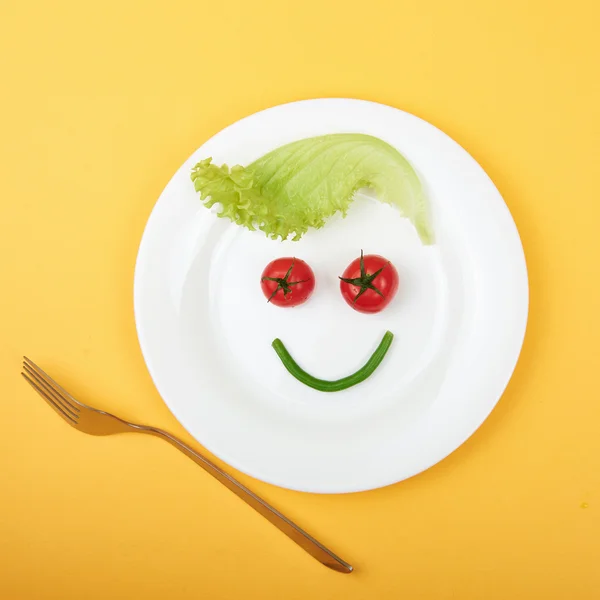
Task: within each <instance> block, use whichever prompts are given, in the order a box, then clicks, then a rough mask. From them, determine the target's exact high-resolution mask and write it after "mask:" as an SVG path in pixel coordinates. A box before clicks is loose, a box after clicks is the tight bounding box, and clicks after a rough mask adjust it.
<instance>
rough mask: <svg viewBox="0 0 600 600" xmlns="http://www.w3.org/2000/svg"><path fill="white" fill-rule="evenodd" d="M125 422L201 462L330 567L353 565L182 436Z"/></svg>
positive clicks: (349, 569) (346, 570) (345, 569)
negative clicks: (190, 444)
mask: <svg viewBox="0 0 600 600" xmlns="http://www.w3.org/2000/svg"><path fill="white" fill-rule="evenodd" d="M128 425H130V426H131V427H133V428H134V429H137V430H138V431H142V432H144V433H149V434H151V435H154V436H156V437H159V438H162V439H164V440H166V441H167V442H169V443H170V444H171V445H173V446H175V448H177V449H178V450H180V451H181V452H183V453H184V454H185V455H186V456H188V457H189V458H191V459H192V460H193V461H194V462H195V463H196V464H198V465H200V466H201V467H202V468H203V469H204V470H205V471H207V472H208V473H210V474H211V475H212V476H213V477H214V478H215V479H217V480H218V481H220V482H221V483H222V484H223V485H224V486H225V487H227V488H229V489H230V490H231V491H232V492H233V493H234V494H235V495H236V496H238V497H239V498H241V499H242V500H243V501H244V502H245V503H246V504H249V505H250V506H251V507H252V508H253V509H254V510H255V511H257V512H258V513H260V514H261V515H262V516H263V517H265V519H267V520H268V521H270V522H271V523H272V524H273V525H275V527H277V528H278V529H279V530H280V531H282V532H283V533H285V535H287V536H288V537H289V538H290V539H291V540H293V541H294V542H296V544H298V545H299V546H300V547H302V548H303V549H304V550H306V552H308V553H309V554H310V555H311V556H312V557H314V558H316V559H317V560H318V561H319V562H321V563H322V564H324V565H325V566H326V567H329V568H330V569H333V570H334V571H338V572H339V573H352V570H353V569H352V566H351V565H349V564H348V563H347V562H346V561H344V560H342V559H341V558H340V557H339V556H336V555H335V554H334V553H333V552H332V551H331V550H329V549H328V548H326V547H325V546H323V544H321V542H319V541H317V540H316V539H315V538H314V537H312V535H310V534H308V533H307V532H306V531H304V530H303V529H302V528H300V527H298V525H296V524H295V523H294V522H293V521H290V519H288V518H287V517H286V516H284V515H282V514H281V513H280V512H279V511H278V510H277V509H276V508H274V507H273V506H271V505H270V504H269V503H268V502H266V501H265V500H263V499H262V498H260V497H259V496H257V495H256V494H255V493H254V492H252V491H251V490H249V489H248V488H247V487H246V486H245V485H243V484H242V483H240V482H239V481H237V479H235V478H233V477H232V476H231V475H229V474H227V473H226V472H225V471H223V470H222V469H220V468H219V467H218V466H217V465H215V464H214V463H213V462H212V461H210V460H208V459H207V458H205V457H204V456H202V455H201V454H198V452H196V451H195V450H192V448H190V447H189V446H188V445H186V444H184V443H183V442H182V441H181V440H179V439H177V438H176V437H174V436H172V435H171V434H170V433H167V432H166V431H163V430H162V429H157V428H156V427H147V426H144V425H134V424H133V423H128Z"/></svg>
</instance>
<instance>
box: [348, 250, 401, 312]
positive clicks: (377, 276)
mask: <svg viewBox="0 0 600 600" xmlns="http://www.w3.org/2000/svg"><path fill="white" fill-rule="evenodd" d="M397 290H398V271H396V269H395V267H394V265H392V263H391V262H390V261H389V260H387V259H386V258H383V256H379V255H378V254H367V256H363V253H362V251H361V253H360V257H359V258H357V259H356V260H353V261H352V262H351V263H350V264H349V265H348V267H347V268H346V270H345V271H344V274H343V275H342V276H341V277H340V291H341V292H342V296H343V297H344V300H345V301H346V302H347V303H348V304H349V305H350V306H351V307H352V308H353V309H354V310H357V311H358V312H362V313H377V312H380V311H382V310H383V309H384V308H385V307H386V306H387V305H388V304H389V303H390V302H391V301H392V298H393V297H394V296H395V294H396V291H397Z"/></svg>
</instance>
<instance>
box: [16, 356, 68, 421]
mask: <svg viewBox="0 0 600 600" xmlns="http://www.w3.org/2000/svg"><path fill="white" fill-rule="evenodd" d="M23 370H24V371H25V373H27V375H29V378H30V379H32V380H33V381H34V382H35V383H37V384H38V385H40V387H42V388H43V389H44V391H45V392H46V393H47V394H48V395H49V396H51V397H52V399H53V400H54V402H56V403H58V404H59V405H60V407H61V408H63V409H64V410H65V411H66V412H67V413H68V414H69V416H71V417H72V418H73V419H74V420H77V418H78V417H79V415H78V414H77V412H75V410H78V409H74V407H73V405H72V404H71V403H70V402H69V401H68V399H66V398H65V397H64V396H63V395H62V394H58V393H57V392H56V390H55V389H54V388H52V387H50V385H48V383H46V381H45V380H43V379H42V378H41V377H40V376H39V375H38V374H37V373H36V372H35V371H34V370H33V369H32V368H31V367H30V366H29V365H28V364H27V363H23Z"/></svg>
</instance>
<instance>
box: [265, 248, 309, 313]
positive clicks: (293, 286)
mask: <svg viewBox="0 0 600 600" xmlns="http://www.w3.org/2000/svg"><path fill="white" fill-rule="evenodd" d="M260 286H261V288H262V291H263V294H264V295H265V297H266V298H267V301H268V302H270V303H271V304H275V306H298V305H299V304H302V303H303V302H306V301H307V300H308V299H309V298H310V296H311V294H312V293H313V290H314V289H315V274H314V273H313V271H312V269H311V268H310V267H309V266H308V265H307V264H306V263H305V262H304V261H303V260H301V259H299V258H293V257H286V258H278V259H276V260H274V261H272V262H270V263H269V264H268V265H267V266H266V267H265V270H264V271H263V273H262V275H261V278H260Z"/></svg>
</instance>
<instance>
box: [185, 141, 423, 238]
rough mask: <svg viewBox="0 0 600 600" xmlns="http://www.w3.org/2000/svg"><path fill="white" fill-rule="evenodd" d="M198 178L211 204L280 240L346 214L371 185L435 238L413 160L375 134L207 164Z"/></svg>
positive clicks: (198, 168) (206, 201)
mask: <svg viewBox="0 0 600 600" xmlns="http://www.w3.org/2000/svg"><path fill="white" fill-rule="evenodd" d="M191 177H192V181H193V182H194V187H195V189H196V191H197V192H199V193H200V198H201V199H202V200H203V201H204V205H205V206H206V207H207V208H210V207H211V206H213V205H214V204H220V205H221V210H220V212H219V213H218V216H219V217H226V218H228V219H230V220H231V221H233V222H234V223H237V224H238V225H241V226H243V227H247V228H248V229H250V230H255V229H260V230H261V231H264V232H265V233H266V234H267V235H268V236H269V237H271V238H273V239H277V238H281V239H287V238H288V237H290V236H292V238H293V239H294V240H299V239H300V238H301V237H302V235H303V234H304V233H306V231H307V230H308V228H309V227H315V228H317V229H318V228H320V227H323V225H324V224H325V222H326V221H327V219H328V218H329V217H331V216H332V215H333V214H335V213H337V212H338V211H339V212H341V213H342V214H343V215H345V214H346V211H347V210H348V207H349V206H350V204H351V203H352V200H353V198H354V194H355V192H356V191H357V190H358V189H360V188H365V187H368V188H372V189H374V190H375V191H376V193H377V197H378V199H379V200H381V201H382V202H387V203H389V204H392V205H394V206H396V207H397V208H398V209H399V210H400V213H401V214H402V215H403V216H405V217H407V218H408V219H410V220H411V221H412V223H413V224H414V226H415V228H416V230H417V233H418V234H419V236H420V238H421V240H422V242H423V243H424V244H431V243H433V231H432V228H431V223H430V217H429V207H428V203H427V199H426V198H425V195H424V193H423V189H422V186H421V182H420V181H419V178H418V176H417V174H416V173H415V171H414V169H413V168H412V167H411V166H410V164H409V163H408V161H407V160H406V159H405V158H404V157H403V156H402V155H401V154H400V153H399V152H398V151H397V150H396V149H395V148H393V147H392V146H390V145H389V144H387V143H386V142H384V141H383V140H380V139H378V138H376V137H372V136H369V135H364V134H359V133H342V134H332V135H323V136H319V137H314V138H308V139H304V140H300V141H297V142H293V143H291V144H287V145H285V146H281V147H280V148H277V149H275V150H273V151H272V152H269V153H268V154H265V155H264V156H263V157H261V158H259V159H258V160H256V161H255V162H253V163H252V164H251V165H249V166H247V167H241V166H239V165H238V166H235V167H232V168H229V167H228V166H227V165H222V166H217V165H214V164H212V159H210V158H207V159H205V160H202V161H200V162H199V163H198V164H196V165H195V166H194V168H193V169H192V174H191Z"/></svg>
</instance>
